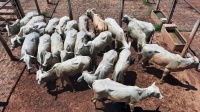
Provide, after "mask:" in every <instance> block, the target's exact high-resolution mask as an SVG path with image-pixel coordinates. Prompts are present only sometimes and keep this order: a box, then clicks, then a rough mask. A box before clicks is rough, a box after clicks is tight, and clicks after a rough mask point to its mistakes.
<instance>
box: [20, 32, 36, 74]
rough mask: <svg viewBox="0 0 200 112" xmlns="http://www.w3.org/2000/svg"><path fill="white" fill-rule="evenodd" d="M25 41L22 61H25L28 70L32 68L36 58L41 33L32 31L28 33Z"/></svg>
mask: <svg viewBox="0 0 200 112" xmlns="http://www.w3.org/2000/svg"><path fill="white" fill-rule="evenodd" d="M26 36H27V38H25V40H24V43H23V45H22V49H21V59H20V61H24V62H25V63H26V65H27V68H28V71H29V73H30V70H31V68H32V63H33V61H34V60H36V58H35V56H36V55H37V50H38V43H39V34H38V33H36V32H32V33H30V34H28V35H26Z"/></svg>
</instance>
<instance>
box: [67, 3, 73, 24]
mask: <svg viewBox="0 0 200 112" xmlns="http://www.w3.org/2000/svg"><path fill="white" fill-rule="evenodd" d="M67 1H68V7H69V18H70V19H71V20H73V14H72V7H71V0H67Z"/></svg>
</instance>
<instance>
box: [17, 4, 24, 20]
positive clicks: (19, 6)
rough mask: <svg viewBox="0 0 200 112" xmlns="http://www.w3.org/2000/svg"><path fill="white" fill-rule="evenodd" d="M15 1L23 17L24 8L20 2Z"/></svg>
mask: <svg viewBox="0 0 200 112" xmlns="http://www.w3.org/2000/svg"><path fill="white" fill-rule="evenodd" d="M15 3H16V4H17V8H18V10H19V12H20V15H21V17H22V18H23V17H24V16H25V14H24V10H23V9H22V6H21V3H20V2H19V0H15Z"/></svg>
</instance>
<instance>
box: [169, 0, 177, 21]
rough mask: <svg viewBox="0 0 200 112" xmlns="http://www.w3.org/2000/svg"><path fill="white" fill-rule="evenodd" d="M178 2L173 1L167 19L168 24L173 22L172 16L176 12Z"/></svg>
mask: <svg viewBox="0 0 200 112" xmlns="http://www.w3.org/2000/svg"><path fill="white" fill-rule="evenodd" d="M176 4H177V0H174V1H173V2H172V6H171V9H170V13H169V18H168V20H167V24H169V23H171V19H172V16H173V13H174V9H175V7H176Z"/></svg>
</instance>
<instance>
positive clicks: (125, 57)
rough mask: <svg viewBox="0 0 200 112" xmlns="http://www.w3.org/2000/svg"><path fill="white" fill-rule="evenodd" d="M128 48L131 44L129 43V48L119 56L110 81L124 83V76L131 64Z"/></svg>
mask: <svg viewBox="0 0 200 112" xmlns="http://www.w3.org/2000/svg"><path fill="white" fill-rule="evenodd" d="M130 46H131V42H129V47H128V48H124V49H123V50H122V51H121V52H120V54H119V59H118V61H117V63H116V65H115V69H114V73H113V74H112V79H113V80H114V81H116V82H119V83H123V82H124V75H125V73H126V71H127V69H128V67H129V65H130V63H131V51H130Z"/></svg>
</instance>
